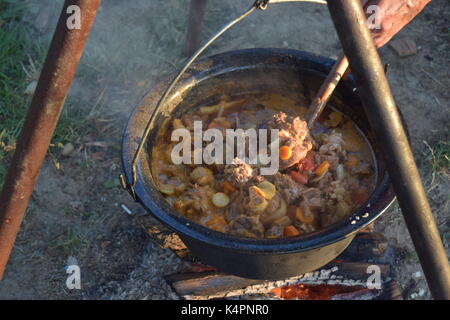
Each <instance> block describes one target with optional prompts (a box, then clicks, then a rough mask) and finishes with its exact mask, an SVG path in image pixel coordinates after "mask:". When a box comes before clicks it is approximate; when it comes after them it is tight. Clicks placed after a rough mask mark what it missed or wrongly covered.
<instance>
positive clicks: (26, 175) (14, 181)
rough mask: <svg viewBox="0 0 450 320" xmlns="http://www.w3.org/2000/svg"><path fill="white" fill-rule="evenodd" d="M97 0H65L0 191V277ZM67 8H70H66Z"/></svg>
mask: <svg viewBox="0 0 450 320" xmlns="http://www.w3.org/2000/svg"><path fill="white" fill-rule="evenodd" d="M100 2H101V0H66V1H65V3H64V6H63V8H62V11H61V15H60V17H59V21H58V25H57V27H56V31H55V34H54V35H53V39H52V42H51V45H50V48H49V51H48V54H47V58H46V60H45V64H44V67H43V69H42V72H41V76H40V78H39V82H38V85H37V88H36V92H35V94H34V96H33V100H32V102H31V105H30V108H29V110H28V114H27V117H26V120H25V123H24V125H23V128H22V131H21V134H20V137H19V139H18V140H17V147H16V150H15V152H14V156H13V158H12V161H11V165H10V167H9V170H8V174H7V176H6V180H5V184H4V187H3V190H2V193H1V195H0V279H2V278H3V274H4V271H5V268H6V264H7V261H8V259H9V256H10V254H11V251H12V248H13V246H14V242H15V240H16V236H17V233H18V232H19V228H20V224H21V223H22V220H23V217H24V215H25V211H26V209H27V207H28V202H29V199H30V196H31V193H32V192H33V188H34V184H35V181H36V178H37V176H38V174H39V171H40V168H41V165H42V162H43V160H44V158H45V154H46V153H47V149H48V146H49V144H50V141H51V138H52V136H53V132H54V130H55V127H56V124H57V122H58V119H59V115H60V113H61V111H62V108H63V105H64V101H65V99H66V96H67V92H68V91H69V88H70V84H71V83H72V79H73V77H74V75H75V71H76V69H77V66H78V62H79V60H80V58H81V54H82V53H83V48H84V45H85V43H86V40H87V38H88V34H89V31H90V29H91V27H92V25H93V23H94V20H95V16H96V13H97V9H98V7H99V5H100ZM73 5H75V6H78V7H79V8H80V13H81V28H80V29H79V30H77V29H73V30H69V28H68V27H67V19H68V17H69V16H70V13H68V12H67V9H68V7H70V6H73ZM69 12H72V11H71V10H69Z"/></svg>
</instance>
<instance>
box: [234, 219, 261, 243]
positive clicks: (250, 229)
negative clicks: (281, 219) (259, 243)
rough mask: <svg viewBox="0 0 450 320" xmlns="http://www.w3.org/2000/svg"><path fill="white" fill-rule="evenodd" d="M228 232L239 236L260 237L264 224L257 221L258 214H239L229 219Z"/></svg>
mask: <svg viewBox="0 0 450 320" xmlns="http://www.w3.org/2000/svg"><path fill="white" fill-rule="evenodd" d="M229 233H230V234H231V235H235V236H240V237H249V238H261V237H263V236H264V226H263V224H262V223H261V221H259V216H246V215H241V216H239V217H237V218H236V219H234V220H233V221H231V223H230V225H229Z"/></svg>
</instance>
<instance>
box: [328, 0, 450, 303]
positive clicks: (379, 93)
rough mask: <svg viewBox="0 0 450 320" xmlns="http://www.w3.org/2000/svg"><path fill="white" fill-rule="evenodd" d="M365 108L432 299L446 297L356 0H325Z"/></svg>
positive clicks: (448, 286)
mask: <svg viewBox="0 0 450 320" xmlns="http://www.w3.org/2000/svg"><path fill="white" fill-rule="evenodd" d="M328 8H329V10H330V14H331V17H332V19H333V22H334V25H335V27H336V30H337V32H338V35H339V38H340V40H341V43H342V47H343V48H344V51H345V54H346V55H347V57H348V60H349V61H350V67H351V68H352V73H353V75H354V77H355V80H356V84H357V87H358V91H359V92H360V96H361V100H362V102H363V105H364V109H365V112H366V114H367V116H368V118H369V120H370V122H371V126H372V128H373V130H374V132H375V135H376V138H377V141H378V142H379V145H380V149H381V151H382V152H383V153H384V155H385V160H386V164H387V167H388V172H389V176H390V177H391V179H392V182H393V185H394V189H395V192H396V194H397V198H398V202H399V204H400V207H401V209H402V213H403V217H404V218H405V222H406V225H407V227H408V230H409V233H410V235H411V238H412V240H413V243H414V246H415V248H416V251H417V254H418V256H419V259H420V263H421V265H422V269H423V271H424V274H425V277H426V279H427V282H428V286H429V288H430V291H431V294H432V295H433V297H434V298H435V299H450V266H449V263H448V258H447V255H446V253H445V249H444V246H443V244H442V240H441V237H440V235H439V231H438V229H437V226H436V222H435V221H434V218H433V214H432V212H431V208H430V205H429V203H428V200H427V197H426V193H425V190H424V188H423V184H422V180H421V179H420V175H419V171H418V170H417V166H416V164H415V161H414V157H413V154H412V151H411V148H410V146H409V143H408V139H407V137H406V133H405V130H404V128H403V125H402V122H401V119H400V115H399V113H398V110H397V107H396V104H395V101H394V98H393V96H392V92H391V90H390V88H389V84H388V81H387V79H386V75H385V72H384V69H383V65H382V64H381V60H380V56H379V55H378V52H377V50H376V48H375V45H374V44H373V41H372V37H371V35H370V31H369V29H368V27H367V25H366V16H365V14H364V12H363V10H362V6H361V3H360V1H355V0H338V1H337V0H336V1H335V0H333V1H328Z"/></svg>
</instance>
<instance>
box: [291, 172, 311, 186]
mask: <svg viewBox="0 0 450 320" xmlns="http://www.w3.org/2000/svg"><path fill="white" fill-rule="evenodd" d="M289 174H290V175H291V177H292V179H294V181H296V182H298V183H301V184H307V183H308V176H307V175H306V174H305V173H301V172H298V171H290V172H289Z"/></svg>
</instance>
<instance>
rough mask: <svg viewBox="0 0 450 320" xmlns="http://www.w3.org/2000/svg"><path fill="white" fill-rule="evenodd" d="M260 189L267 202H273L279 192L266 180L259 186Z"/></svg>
mask: <svg viewBox="0 0 450 320" xmlns="http://www.w3.org/2000/svg"><path fill="white" fill-rule="evenodd" d="M258 188H259V190H260V191H261V195H262V196H263V197H264V198H266V199H267V200H271V199H272V198H273V197H274V196H275V193H276V192H277V189H276V188H275V186H274V185H273V184H272V183H270V182H269V181H267V180H264V181H263V182H261V183H260V184H258Z"/></svg>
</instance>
